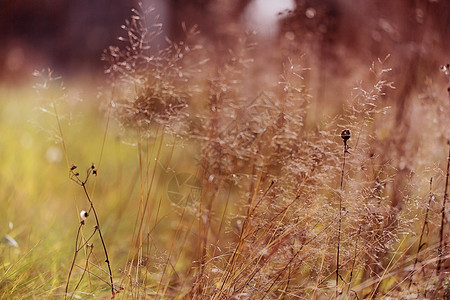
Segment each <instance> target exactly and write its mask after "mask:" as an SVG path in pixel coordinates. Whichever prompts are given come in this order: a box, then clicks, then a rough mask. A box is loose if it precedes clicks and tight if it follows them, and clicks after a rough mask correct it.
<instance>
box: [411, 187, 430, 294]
mask: <svg viewBox="0 0 450 300" xmlns="http://www.w3.org/2000/svg"><path fill="white" fill-rule="evenodd" d="M432 184H433V178H431V179H430V194H429V198H428V205H427V209H426V211H425V219H424V220H423V225H422V231H421V233H420V238H419V244H418V245H417V252H416V258H415V260H414V265H413V269H412V271H411V275H410V276H411V277H410V279H409V284H408V290H409V289H410V288H411V284H412V281H413V275H414V273H415V271H416V265H417V262H418V260H419V252H420V250H421V249H422V246H423V245H422V240H423V235H424V233H425V227H427V226H428V212H429V211H430V206H431V200H432V199H433V198H434V195H433V193H432Z"/></svg>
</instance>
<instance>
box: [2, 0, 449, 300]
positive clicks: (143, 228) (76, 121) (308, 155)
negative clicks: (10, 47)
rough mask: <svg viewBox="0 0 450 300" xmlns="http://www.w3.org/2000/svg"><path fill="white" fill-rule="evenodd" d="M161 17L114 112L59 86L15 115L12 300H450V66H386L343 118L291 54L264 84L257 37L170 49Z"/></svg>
mask: <svg viewBox="0 0 450 300" xmlns="http://www.w3.org/2000/svg"><path fill="white" fill-rule="evenodd" d="M150 16H151V9H150V10H148V11H142V12H141V11H134V12H133V16H132V17H131V18H130V20H129V21H127V22H126V24H125V25H124V29H125V31H124V32H125V35H124V36H123V37H121V38H120V40H121V41H122V43H123V44H121V45H120V46H117V47H116V46H114V47H110V48H109V49H107V50H106V51H105V53H104V56H103V59H104V60H105V62H106V64H107V69H106V74H107V79H105V82H106V83H105V84H104V86H102V87H101V92H100V93H99V96H98V97H99V98H100V99H101V102H102V106H101V107H100V109H101V111H100V110H99V108H98V107H97V106H96V105H95V103H97V102H95V101H88V102H79V101H76V99H78V97H76V96H77V95H76V93H74V92H71V91H70V89H65V88H64V86H62V84H61V80H60V79H58V78H55V77H54V75H53V74H52V72H50V71H49V72H39V73H37V74H36V75H38V77H39V78H40V81H39V83H38V84H37V85H36V90H37V91H38V93H39V95H38V98H39V101H40V103H39V104H38V105H35V106H34V107H35V108H34V109H33V110H32V109H31V108H30V107H32V106H31V105H30V103H29V102H28V100H23V99H22V98H33V97H34V96H31V95H29V94H26V92H23V94H17V95H12V94H6V99H7V100H5V101H2V102H1V104H0V105H1V106H2V113H3V118H2V122H0V128H1V132H2V135H1V137H0V145H1V148H0V153H1V156H2V158H3V161H4V163H2V167H1V168H0V176H1V179H2V180H1V182H2V183H1V187H0V195H1V196H2V197H3V199H5V200H4V201H2V202H1V207H0V209H1V211H2V213H1V214H2V218H1V220H3V221H2V232H1V234H2V235H3V234H4V237H3V238H4V240H3V241H2V244H1V245H0V254H1V255H0V264H1V266H2V272H1V273H0V297H1V298H9V299H14V298H44V297H47V298H48V297H54V298H66V299H78V298H95V299H97V298H99V297H104V298H109V297H114V298H120V299H122V298H123V299H147V298H148V299H154V298H155V299H298V298H300V299H332V298H336V299H378V298H388V297H391V298H402V297H403V298H404V299H409V298H410V297H417V298H424V299H436V298H446V297H449V294H450V282H449V281H448V273H449V253H448V247H449V245H448V241H449V238H448V237H449V232H448V218H449V213H448V206H446V205H448V203H447V204H446V202H448V190H447V189H448V176H449V162H450V153H449V151H450V150H449V149H450V144H449V138H450V135H449V131H448V116H449V113H450V106H449V95H448V91H447V87H448V84H449V82H448V81H449V72H450V71H449V69H448V65H447V66H445V65H444V66H443V67H442V69H441V70H439V69H438V68H436V69H435V70H433V71H431V72H432V73H430V74H426V80H424V82H419V80H420V79H419V78H422V77H420V76H415V77H414V76H413V77H414V80H413V81H411V80H412V79H411V78H412V77H411V76H404V81H401V82H397V81H396V79H399V78H400V77H399V76H397V77H396V76H395V75H392V73H394V74H395V69H394V70H392V69H391V67H390V65H391V62H390V61H391V60H390V58H389V57H386V58H383V59H375V62H374V63H372V64H368V66H367V67H365V66H363V67H360V70H359V73H358V74H359V75H360V78H358V79H359V80H358V82H357V83H355V84H354V88H353V89H350V90H348V91H347V95H348V97H347V100H346V101H344V102H341V101H338V100H339V99H329V100H327V101H326V102H324V103H323V102H322V105H324V106H330V107H332V108H333V110H334V111H337V113H335V114H333V115H330V116H326V115H321V114H320V112H321V111H322V110H323V111H328V109H327V108H323V109H322V108H321V107H317V105H315V104H314V103H315V100H316V99H315V98H314V96H312V94H314V93H315V92H314V91H312V90H311V86H312V84H311V82H310V79H311V78H310V76H309V75H308V74H309V72H310V70H309V69H310V68H312V69H313V68H314V66H313V65H312V66H308V68H306V67H305V66H303V61H302V59H298V58H297V57H296V56H288V55H287V52H286V51H287V50H286V49H285V48H282V47H283V45H280V48H279V49H277V51H276V53H277V54H276V57H272V60H273V61H275V62H273V61H271V62H267V65H268V66H267V69H268V70H270V71H271V72H275V73H271V74H268V76H262V75H261V74H260V72H261V68H262V67H261V65H263V66H264V64H263V63H262V61H261V60H266V59H267V56H265V55H262V54H261V50H260V48H259V46H258V45H256V44H255V43H254V42H253V40H254V37H253V36H252V35H251V34H248V35H240V36H237V37H236V40H235V41H234V43H233V46H232V47H231V46H230V47H229V48H227V49H226V51H223V49H216V48H213V47H212V46H210V45H203V44H202V43H201V41H202V39H201V35H199V33H198V32H197V31H196V29H195V28H192V29H189V28H185V32H186V40H184V41H182V42H176V43H175V42H172V41H167V45H166V46H165V47H163V48H160V47H158V46H156V45H155V44H154V43H153V41H155V40H158V37H159V36H160V34H161V25H160V24H158V20H157V18H154V19H152V18H151V17H150ZM289 57H290V58H289ZM269 64H270V65H269ZM273 65H276V67H274V66H273ZM255 66H256V67H255ZM274 70H276V71H274ZM424 77H425V76H424ZM273 78H275V81H273ZM340 80H341V81H342V80H343V79H340ZM348 80H352V78H350V79H348ZM415 84H417V85H419V84H420V89H419V88H415V86H414V85H415ZM398 87H399V88H398ZM321 88H323V89H326V88H327V87H326V86H324V87H321ZM339 93H343V92H342V91H339ZM34 98H36V97H34ZM2 100H3V99H2ZM36 108H39V109H40V110H41V111H43V112H45V113H46V114H44V115H41V114H36V113H35V111H36ZM79 112H83V115H82V116H79V115H78V113H79ZM318 116H319V117H318ZM27 119H29V120H31V121H32V122H29V123H25V122H23V121H24V120H27ZM33 128H34V129H33ZM36 128H40V129H43V130H44V131H46V132H47V133H50V134H43V133H39V137H36V136H37V135H33V134H31V133H29V132H32V131H33V130H34V131H36ZM43 136H50V137H52V138H53V140H52V141H53V143H51V142H50V141H48V142H42V141H40V140H39V139H42V137H43ZM3 228H5V229H3ZM14 242H16V244H14Z"/></svg>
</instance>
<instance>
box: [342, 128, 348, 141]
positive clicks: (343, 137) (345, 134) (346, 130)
mask: <svg viewBox="0 0 450 300" xmlns="http://www.w3.org/2000/svg"><path fill="white" fill-rule="evenodd" d="M341 138H342V139H343V140H344V142H346V141H347V140H348V139H349V138H350V130H348V129H344V130H342V133H341Z"/></svg>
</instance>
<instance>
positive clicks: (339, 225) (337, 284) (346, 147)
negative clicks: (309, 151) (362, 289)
mask: <svg viewBox="0 0 450 300" xmlns="http://www.w3.org/2000/svg"><path fill="white" fill-rule="evenodd" d="M347 153H348V145H347V141H346V140H345V139H344V159H343V163H342V172H341V185H340V187H341V194H339V219H338V237H337V253H336V298H337V297H338V296H339V277H340V274H339V268H340V262H339V257H340V250H341V228H342V191H343V189H344V171H345V156H346V154H347Z"/></svg>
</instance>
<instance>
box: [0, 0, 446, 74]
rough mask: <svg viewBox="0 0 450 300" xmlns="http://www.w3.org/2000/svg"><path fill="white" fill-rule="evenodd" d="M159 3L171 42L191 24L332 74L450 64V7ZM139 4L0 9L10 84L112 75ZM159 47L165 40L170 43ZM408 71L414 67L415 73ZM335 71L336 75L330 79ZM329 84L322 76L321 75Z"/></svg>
mask: <svg viewBox="0 0 450 300" xmlns="http://www.w3.org/2000/svg"><path fill="white" fill-rule="evenodd" d="M143 5H144V6H149V5H154V6H155V7H156V9H157V14H159V15H160V21H161V22H162V23H163V25H164V34H165V35H166V36H168V37H169V38H170V39H172V40H178V39H180V38H182V36H183V30H182V27H181V23H182V22H185V23H186V25H187V27H190V26H192V25H194V24H197V25H198V26H199V30H200V32H201V33H202V37H203V38H204V39H206V40H207V41H208V43H210V44H212V45H216V46H218V47H222V48H228V47H232V46H233V45H232V44H231V43H233V37H235V36H236V35H237V34H240V33H242V32H244V31H245V30H247V29H254V30H256V31H257V32H258V38H259V39H260V43H261V44H262V45H264V48H265V49H267V46H268V45H270V46H271V47H274V48H278V47H280V46H284V47H285V49H288V50H289V53H284V54H288V55H303V54H307V57H308V59H309V60H312V59H313V58H314V59H315V63H320V67H319V69H321V70H326V72H322V74H321V75H320V76H322V77H323V76H324V78H321V81H323V80H326V78H325V77H327V76H328V75H329V74H340V75H342V74H343V73H346V72H348V71H351V70H352V66H350V63H351V64H353V63H354V62H355V61H354V59H357V60H358V61H360V62H362V63H365V64H366V65H367V64H369V63H370V61H372V60H374V59H376V58H378V57H385V56H386V55H387V54H391V55H392V56H393V58H394V59H395V61H396V63H397V64H398V65H405V64H407V65H409V64H412V65H414V66H412V68H417V67H423V66H431V67H433V68H434V67H436V65H439V64H445V63H447V62H446V61H442V59H448V49H450V48H449V47H450V39H449V38H448V34H449V32H450V17H449V16H450V1H444V0H420V1H382V0H380V1H379V0H372V1H352V0H283V1H279V0H229V1H225V0H212V1H206V0H167V1H166V0H146V1H144V3H143ZM137 6H138V3H137V1H134V0H118V1H114V4H112V3H111V2H110V1H108V0H90V1H87V0H79V1H70V0H58V1H56V0H40V1H34V0H16V1H5V0H3V1H1V2H0V28H1V32H2V34H1V35H0V45H1V47H0V66H1V68H0V70H1V71H0V79H1V80H2V81H7V82H10V83H11V82H15V83H18V82H26V81H27V80H28V79H29V78H30V76H31V73H32V71H33V70H34V69H42V68H47V67H50V68H52V69H55V70H57V71H58V73H60V74H63V75H65V76H76V75H78V74H98V73H99V72H102V70H103V65H102V62H101V61H100V57H101V54H102V51H103V50H104V49H105V48H107V47H108V46H109V45H114V44H116V43H117V39H116V38H117V36H119V35H121V34H123V30H121V28H120V26H121V25H122V24H124V22H125V20H126V19H127V18H129V16H130V10H131V8H133V7H137ZM159 42H164V40H161V41H159ZM405 70H406V69H405ZM325 73H326V74H325ZM318 76H319V75H318Z"/></svg>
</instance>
